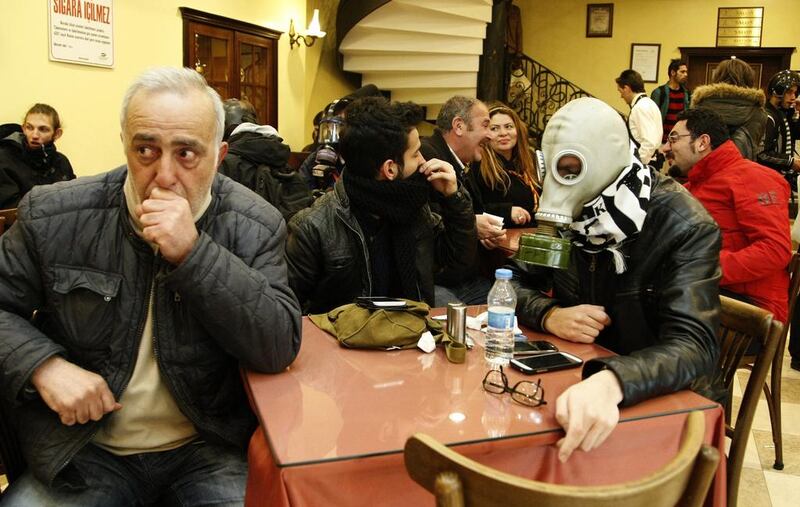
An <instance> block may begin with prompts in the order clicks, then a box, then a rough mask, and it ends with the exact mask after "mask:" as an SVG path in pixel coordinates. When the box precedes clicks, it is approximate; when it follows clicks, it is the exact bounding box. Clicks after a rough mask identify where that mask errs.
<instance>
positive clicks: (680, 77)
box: [650, 58, 692, 168]
mask: <svg viewBox="0 0 800 507" xmlns="http://www.w3.org/2000/svg"><path fill="white" fill-rule="evenodd" d="M667 74H669V81H667V82H666V83H664V84H663V85H661V86H659V87H658V88H656V89H655V90H653V91H652V92H651V93H650V98H651V99H653V102H655V103H656V105H657V106H658V108H659V109H660V110H661V120H662V122H663V124H664V125H663V126H664V134H663V136H662V137H661V144H662V145H663V144H665V143H666V142H667V134H668V133H670V132H671V131H672V127H674V126H675V123H677V118H678V114H680V113H681V111H684V110H686V109H689V104H691V102H692V93H691V92H690V91H689V90H688V89H686V82H687V81H688V80H689V68H688V67H687V66H686V62H683V61H681V59H680V58H674V59H672V60H671V61H670V62H669V67H668V68H667ZM656 160H657V162H656V167H657V168H660V167H661V166H662V165H663V162H664V155H663V154H662V153H661V152H658V153H656Z"/></svg>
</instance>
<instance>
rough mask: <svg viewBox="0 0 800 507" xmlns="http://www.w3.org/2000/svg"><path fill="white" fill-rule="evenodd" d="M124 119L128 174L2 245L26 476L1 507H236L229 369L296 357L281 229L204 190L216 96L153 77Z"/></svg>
mask: <svg viewBox="0 0 800 507" xmlns="http://www.w3.org/2000/svg"><path fill="white" fill-rule="evenodd" d="M121 118H122V140H123V144H124V148H125V154H126V157H127V161H128V164H127V167H121V168H119V169H116V170H114V171H111V172H109V173H106V174H102V175H99V176H96V177H91V178H83V179H81V180H76V181H74V182H70V183H67V184H64V185H61V186H56V187H38V188H35V189H34V190H33V191H32V192H30V193H29V194H28V195H27V196H26V197H25V198H24V199H23V200H22V202H21V205H20V208H19V217H18V220H17V223H16V224H15V225H14V226H13V227H12V228H11V229H10V231H8V232H6V233H5V234H4V235H3V236H2V238H0V375H2V390H1V391H0V393H2V402H3V404H4V405H6V406H10V407H12V410H11V414H12V417H13V419H14V422H15V423H16V427H17V428H19V429H20V431H19V437H20V440H21V444H22V448H23V453H24V455H25V458H26V460H27V462H28V465H29V469H28V472H26V473H25V474H24V475H23V476H22V477H21V478H20V479H19V480H18V481H16V482H15V483H13V484H12V485H11V487H10V490H9V491H8V492H7V497H6V496H4V505H59V506H78V505H80V506H100V505H103V506H109V505H112V506H113V505H133V504H137V505H149V504H152V503H155V502H157V501H169V500H173V501H174V500H176V499H180V503H181V504H182V505H201V504H202V505H208V504H209V503H213V504H223V503H224V504H225V505H229V504H237V503H241V502H242V501H243V497H244V486H245V481H246V476H247V459H246V453H245V449H246V444H247V441H248V439H249V437H250V435H251V434H252V431H253V429H254V428H255V425H256V420H255V417H254V416H253V414H252V412H251V411H250V408H249V406H248V402H247V396H246V395H245V392H244V389H243V386H242V383H241V379H240V374H239V368H240V366H245V367H248V368H252V369H255V370H258V371H263V372H277V371H280V370H282V369H284V368H285V367H286V366H287V365H288V364H289V363H290V362H291V361H292V360H293V359H294V357H295V355H296V354H297V352H298V349H299V346H300V312H299V307H298V304H297V301H296V299H295V297H294V295H293V294H292V292H291V290H290V289H289V286H288V283H287V276H286V264H285V262H284V260H283V244H284V240H285V227H284V225H283V222H282V220H281V216H280V214H279V213H278V212H277V211H276V210H275V209H274V208H273V207H271V206H270V205H269V204H267V203H266V202H264V201H263V200H261V199H259V198H258V197H257V196H256V195H255V194H253V193H252V192H250V191H248V190H246V189H244V188H243V187H242V186H240V185H237V184H235V183H234V182H232V181H231V180H230V179H228V178H226V177H224V176H220V175H216V174H215V173H216V167H217V165H218V164H219V162H220V160H221V159H222V157H224V155H225V152H226V147H227V146H226V145H225V143H223V142H222V141H221V139H222V132H223V120H224V114H223V111H222V103H221V101H220V99H219V96H218V95H217V94H216V92H214V91H213V89H211V88H210V87H208V86H207V85H206V83H205V81H204V80H203V78H202V77H201V76H200V75H199V74H197V73H196V72H194V71H192V70H189V69H169V68H162V69H154V70H152V71H148V72H147V73H145V74H143V75H142V76H140V77H139V78H138V80H137V81H136V82H135V83H134V84H133V85H132V86H131V87H130V88H129V90H128V92H127V94H126V96H125V99H124V102H123V107H122V115H121ZM34 312H37V317H36V319H35V324H31V323H30V322H29V319H30V317H31V315H32V314H33V313H34Z"/></svg>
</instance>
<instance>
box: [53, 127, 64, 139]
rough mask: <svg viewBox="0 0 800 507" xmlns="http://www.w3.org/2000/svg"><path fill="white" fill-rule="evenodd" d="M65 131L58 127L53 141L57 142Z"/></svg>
mask: <svg viewBox="0 0 800 507" xmlns="http://www.w3.org/2000/svg"><path fill="white" fill-rule="evenodd" d="M63 133H64V131H63V130H62V129H61V128H57V129H56V131H55V132H53V142H56V141H57V140H58V138H59V137H61V134H63Z"/></svg>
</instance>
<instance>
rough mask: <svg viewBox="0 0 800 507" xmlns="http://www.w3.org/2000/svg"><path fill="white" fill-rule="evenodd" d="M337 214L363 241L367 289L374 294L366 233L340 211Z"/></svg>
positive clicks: (362, 248) (362, 249)
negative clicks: (357, 228) (348, 220)
mask: <svg viewBox="0 0 800 507" xmlns="http://www.w3.org/2000/svg"><path fill="white" fill-rule="evenodd" d="M336 216H337V217H339V220H341V221H342V223H343V224H344V225H345V226H346V227H347V228H348V229H350V230H351V231H353V232H354V233H356V236H358V239H359V240H360V241H361V251H362V252H363V253H364V262H365V267H366V269H367V289H368V292H367V294H368V295H372V274H371V273H370V272H369V270H370V265H369V251H368V250H367V240H366V239H364V235H363V234H361V233H360V232H359V231H358V230H356V228H355V227H353V226H352V225H350V224H349V223H347V220H345V219H344V218H342V217H341V216H340V215H339V214H338V213H337V214H336Z"/></svg>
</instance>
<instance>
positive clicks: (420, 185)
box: [342, 171, 430, 300]
mask: <svg viewBox="0 0 800 507" xmlns="http://www.w3.org/2000/svg"><path fill="white" fill-rule="evenodd" d="M342 182H343V184H344V189H345V192H346V193H347V197H348V198H349V199H350V202H351V204H352V206H351V207H352V210H353V214H354V215H355V216H356V218H357V219H358V221H359V224H360V225H361V226H362V229H365V232H367V233H370V232H371V233H374V239H373V241H372V242H371V243H370V244H369V249H370V253H371V256H370V257H371V259H370V268H371V269H372V278H373V283H374V287H373V294H372V295H373V296H382V295H386V296H393V297H397V296H401V297H405V298H407V299H414V300H418V299H419V298H420V297H421V294H420V291H419V287H418V285H419V284H418V281H419V280H418V275H417V268H416V260H415V258H416V250H417V248H416V247H417V245H416V241H415V238H414V224H415V223H416V222H417V221H418V219H419V211H420V210H421V209H422V207H423V206H424V205H425V203H426V202H428V192H429V191H430V185H429V184H428V182H427V180H426V179H425V176H424V175H422V174H421V173H414V174H413V175H412V176H410V177H408V178H406V179H403V180H393V181H389V180H375V179H372V178H364V177H361V176H358V175H356V174H354V173H353V171H344V173H343V174H342ZM375 217H377V219H376V218H375ZM390 257H393V258H394V265H392V263H391V262H388V260H389V258H390ZM395 287H396V288H398V289H400V290H401V291H402V293H401V294H392V293H390V292H389V291H392V289H394V288H395ZM378 292H386V293H385V294H379V293H378Z"/></svg>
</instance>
